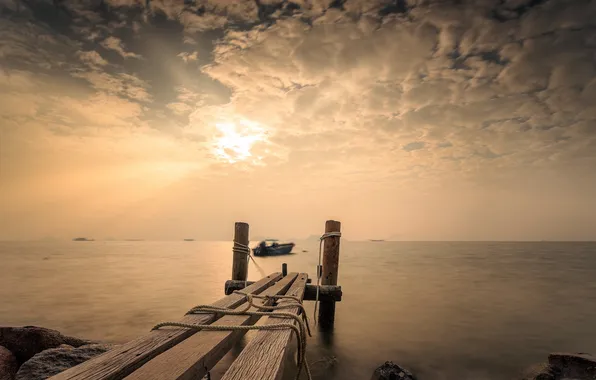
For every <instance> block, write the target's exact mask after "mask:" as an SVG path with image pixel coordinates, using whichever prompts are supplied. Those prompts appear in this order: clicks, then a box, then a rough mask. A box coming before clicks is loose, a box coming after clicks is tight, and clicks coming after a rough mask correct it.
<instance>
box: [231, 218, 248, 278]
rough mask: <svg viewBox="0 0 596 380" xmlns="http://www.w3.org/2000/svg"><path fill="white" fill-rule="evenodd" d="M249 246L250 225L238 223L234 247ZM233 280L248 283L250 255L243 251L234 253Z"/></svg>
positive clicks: (235, 229)
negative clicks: (239, 245)
mask: <svg viewBox="0 0 596 380" xmlns="http://www.w3.org/2000/svg"><path fill="white" fill-rule="evenodd" d="M236 243H238V244H241V245H243V246H246V245H248V224H247V223H243V222H236V224H235V225H234V246H237V244H236ZM232 254H233V256H232V257H233V261H232V280H239V281H246V279H247V278H248V254H247V253H246V252H244V251H242V250H240V251H238V252H237V251H232Z"/></svg>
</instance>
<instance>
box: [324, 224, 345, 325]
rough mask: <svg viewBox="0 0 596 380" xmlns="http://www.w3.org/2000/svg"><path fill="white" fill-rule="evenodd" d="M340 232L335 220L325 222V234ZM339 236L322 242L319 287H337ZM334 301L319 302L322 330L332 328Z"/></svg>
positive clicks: (339, 226) (339, 225)
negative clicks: (321, 266) (321, 267)
mask: <svg viewBox="0 0 596 380" xmlns="http://www.w3.org/2000/svg"><path fill="white" fill-rule="evenodd" d="M332 232H341V223H340V222H338V221H335V220H328V221H327V222H325V233H326V234H328V233H332ZM339 240H340V237H339V236H332V237H327V238H325V240H324V241H323V269H322V270H323V274H322V277H321V285H337V276H338V269H339ZM334 320H335V301H325V302H321V305H320V308H319V324H320V326H321V327H322V328H327V327H331V326H333V322H334Z"/></svg>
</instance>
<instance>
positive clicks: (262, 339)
mask: <svg viewBox="0 0 596 380" xmlns="http://www.w3.org/2000/svg"><path fill="white" fill-rule="evenodd" d="M307 278H308V275H307V274H306V273H301V274H300V275H299V276H298V278H297V279H296V281H294V284H293V285H292V287H291V288H290V290H289V291H288V293H286V294H287V295H293V296H296V297H298V298H300V299H302V297H303V296H304V288H305V285H306V279H307ZM287 302H295V301H292V300H281V301H280V302H279V304H283V303H287ZM281 311H282V312H286V313H294V314H297V313H298V311H299V309H298V308H297V307H295V308H289V309H282V310H281ZM278 323H287V324H294V323H296V322H295V321H293V320H289V319H281V318H267V321H266V323H265V324H278ZM292 334H294V333H293V332H292V330H289V329H288V330H272V331H267V330H263V331H259V332H258V333H257V334H256V335H255V337H254V339H253V340H251V341H250V343H249V344H248V345H247V346H246V348H245V349H244V350H243V351H242V352H241V353H240V355H239V356H238V358H237V359H236V360H235V361H234V363H232V365H231V366H230V368H229V369H228V371H227V372H226V373H225V374H224V376H223V377H222V379H221V380H279V379H281V376H282V373H283V364H284V359H285V355H286V350H287V348H288V345H289V344H290V342H291V338H292Z"/></svg>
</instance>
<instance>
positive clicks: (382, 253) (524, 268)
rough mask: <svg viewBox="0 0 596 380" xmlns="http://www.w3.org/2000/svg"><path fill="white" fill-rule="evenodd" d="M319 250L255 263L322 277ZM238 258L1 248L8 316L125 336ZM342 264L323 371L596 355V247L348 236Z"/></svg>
mask: <svg viewBox="0 0 596 380" xmlns="http://www.w3.org/2000/svg"><path fill="white" fill-rule="evenodd" d="M303 249H305V250H308V253H302V252H301V251H302V250H303ZM317 249H318V242H298V246H297V247H296V249H295V251H296V252H299V253H297V254H295V255H292V256H286V257H283V258H257V261H258V263H259V265H260V267H261V268H262V269H263V270H264V271H265V272H267V273H271V272H274V271H279V270H280V268H281V263H282V262H287V263H288V266H289V269H290V271H303V272H304V271H306V272H308V273H309V274H310V275H311V277H313V276H314V274H315V273H316V271H315V269H316V261H317V252H318V251H317ZM231 258H232V254H231V243H229V242H207V243H205V242H68V243H0V259H1V262H2V266H1V268H2V269H1V271H0V273H1V277H0V300H1V302H0V324H1V325H39V326H45V327H50V328H55V329H58V330H60V331H62V332H63V333H65V334H70V335H76V336H81V337H86V338H90V339H100V340H110V341H114V342H124V341H127V340H129V339H132V338H135V337H137V336H139V335H141V334H145V333H147V332H148V330H149V329H150V328H151V327H152V326H153V325H154V324H155V323H157V322H160V321H164V320H177V319H179V318H180V317H181V316H182V315H183V314H184V312H186V311H187V310H188V309H189V308H191V307H192V306H194V305H195V304H200V303H211V302H213V301H215V300H217V299H219V298H221V297H222V296H223V287H224V282H225V280H227V279H229V277H230V276H231ZM339 273H340V276H339V282H340V285H342V288H343V291H344V299H343V301H342V302H341V303H339V304H338V305H337V309H336V310H337V311H336V325H335V331H334V333H333V334H332V335H328V334H322V333H317V334H315V335H314V336H313V338H311V339H310V340H309V345H308V348H307V350H308V353H307V357H308V359H309V362H310V363H312V364H311V367H312V371H313V374H314V376H315V378H316V379H365V380H366V379H369V378H370V375H371V373H372V371H373V370H374V368H375V367H377V366H378V365H380V364H382V363H383V362H384V361H385V360H393V361H395V362H397V363H400V364H402V365H404V366H405V367H408V368H410V369H411V370H412V371H413V372H414V373H416V374H417V375H418V376H419V378H420V379H421V380H426V379H428V380H443V379H445V380H446V379H454V380H455V379H457V380H463V379H470V380H483V379H496V380H500V379H513V378H515V377H516V375H517V374H518V373H519V372H520V370H522V369H524V368H526V367H527V366H528V365H530V364H533V363H535V362H540V361H543V360H544V359H545V358H546V355H547V354H548V353H549V352H550V351H581V352H592V353H596V324H595V323H594V321H595V320H596V243H418V242H416V243H406V242H404V243H390V242H384V243H355V242H342V246H341V258H340V271H339ZM260 277H262V276H261V273H260V272H259V270H258V268H256V266H255V265H253V264H252V263H251V265H250V271H249V279H251V280H254V279H258V278H260ZM312 308H313V305H312V302H309V303H308V305H307V310H308V312H309V315H312ZM247 340H250V335H249V336H247V337H246V338H245V340H244V343H245V342H246V341H247ZM240 348H241V347H238V348H237V349H236V350H235V351H233V352H232V354H231V355H228V356H227V357H226V358H225V360H224V361H223V362H222V365H221V366H219V367H218V368H217V369H216V370H215V371H214V372H212V374H213V375H214V376H213V377H212V378H214V379H216V378H218V377H219V376H218V375H219V374H220V373H221V372H222V371H223V370H224V369H225V366H226V365H228V364H229V363H230V361H231V360H232V359H233V355H234V354H235V353H237V352H238V351H239V349H240ZM331 358H336V362H335V365H333V364H332V362H333V360H331ZM288 368H289V371H286V372H288V373H287V374H286V377H287V378H291V375H292V373H291V372H290V371H291V369H292V367H291V366H288Z"/></svg>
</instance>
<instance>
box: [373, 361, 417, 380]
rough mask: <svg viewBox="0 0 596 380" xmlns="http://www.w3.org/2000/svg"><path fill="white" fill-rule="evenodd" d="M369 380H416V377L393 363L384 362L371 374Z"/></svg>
mask: <svg viewBox="0 0 596 380" xmlns="http://www.w3.org/2000/svg"><path fill="white" fill-rule="evenodd" d="M371 380H416V377H415V376H414V375H412V373H410V371H408V370H407V369H404V368H402V367H400V366H398V365H397V364H394V363H393V362H385V364H383V365H382V366H380V367H379V368H377V369H376V370H375V372H373V375H372V377H371Z"/></svg>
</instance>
